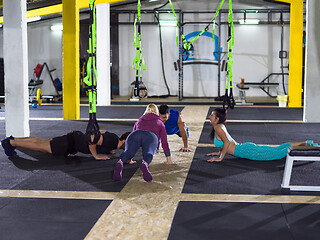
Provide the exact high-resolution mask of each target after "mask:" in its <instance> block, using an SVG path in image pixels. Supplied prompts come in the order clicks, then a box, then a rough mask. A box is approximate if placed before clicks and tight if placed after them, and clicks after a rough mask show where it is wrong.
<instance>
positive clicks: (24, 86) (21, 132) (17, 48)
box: [3, 0, 30, 137]
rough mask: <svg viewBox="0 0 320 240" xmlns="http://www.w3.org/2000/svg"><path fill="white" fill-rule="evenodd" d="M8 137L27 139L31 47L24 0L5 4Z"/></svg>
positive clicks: (4, 48)
mask: <svg viewBox="0 0 320 240" xmlns="http://www.w3.org/2000/svg"><path fill="white" fill-rule="evenodd" d="M3 57H4V79H5V98H6V100H5V104H6V108H5V109H6V112H5V118H6V135H7V136H10V135H13V136H14V137H28V136H29V135H30V130H29V103H28V102H29V93H28V44H27V12H26V1H25V0H14V1H12V0H4V1H3Z"/></svg>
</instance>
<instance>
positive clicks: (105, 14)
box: [96, 3, 111, 106]
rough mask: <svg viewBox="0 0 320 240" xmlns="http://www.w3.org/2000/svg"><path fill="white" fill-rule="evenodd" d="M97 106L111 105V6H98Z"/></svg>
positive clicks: (107, 4) (103, 4)
mask: <svg viewBox="0 0 320 240" xmlns="http://www.w3.org/2000/svg"><path fill="white" fill-rule="evenodd" d="M96 7H97V14H96V17H97V59H96V60H97V73H98V77H97V105H98V106H108V105H110V104H111V84H110V4H109V3H102V4H98V5H97V6H96Z"/></svg>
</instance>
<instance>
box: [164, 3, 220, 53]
mask: <svg viewBox="0 0 320 240" xmlns="http://www.w3.org/2000/svg"><path fill="white" fill-rule="evenodd" d="M169 2H170V6H171V10H172V13H173V16H174V17H175V20H176V24H177V30H176V44H177V46H178V45H179V44H178V42H179V26H180V25H179V21H178V19H177V15H176V13H175V11H174V7H173V4H172V2H171V0H169ZM223 3H224V0H222V1H221V3H220V5H219V7H218V9H217V11H216V13H215V15H214V17H213V18H212V19H211V21H210V22H209V23H208V25H207V26H206V27H205V28H204V29H203V30H202V31H201V32H200V33H199V34H198V35H197V36H196V37H194V38H193V39H192V40H191V41H190V42H188V41H187V40H186V39H185V37H184V35H183V34H181V38H182V44H183V48H184V49H185V50H187V51H189V50H191V49H193V46H192V43H193V42H195V41H196V40H197V39H198V38H199V37H200V36H201V35H202V34H203V33H204V32H206V31H208V28H209V26H210V25H211V23H213V35H212V41H214V30H215V22H216V18H217V16H218V14H219V11H220V9H221V7H222V5H223Z"/></svg>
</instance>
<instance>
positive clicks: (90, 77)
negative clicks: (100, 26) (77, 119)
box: [83, 0, 101, 144]
mask: <svg viewBox="0 0 320 240" xmlns="http://www.w3.org/2000/svg"><path fill="white" fill-rule="evenodd" d="M89 7H90V25H89V49H88V50H87V52H88V54H89V59H88V62H87V75H86V77H85V78H84V79H83V82H84V83H85V84H86V85H87V86H88V95H89V122H88V125H87V129H86V134H85V135H86V138H87V141H88V142H89V144H97V142H98V141H99V139H100V136H101V133H100V131H99V125H98V122H97V119H96V104H97V67H96V49H97V38H96V7H95V0H90V4H89Z"/></svg>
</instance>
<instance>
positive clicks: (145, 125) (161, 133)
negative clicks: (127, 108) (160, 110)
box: [133, 113, 170, 156]
mask: <svg viewBox="0 0 320 240" xmlns="http://www.w3.org/2000/svg"><path fill="white" fill-rule="evenodd" d="M135 130H147V131H151V132H154V133H155V134H156V135H157V137H158V140H160V139H161V145H162V148H163V151H164V154H165V155H166V156H170V149H169V144H168V141H167V132H166V127H165V126H164V124H163V122H162V121H161V118H160V117H159V116H158V115H156V114H154V113H148V114H145V115H142V116H141V117H140V118H139V120H138V121H137V122H136V123H135V124H134V127H133V131H135ZM159 143H160V141H159ZM159 143H158V148H159Z"/></svg>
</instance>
